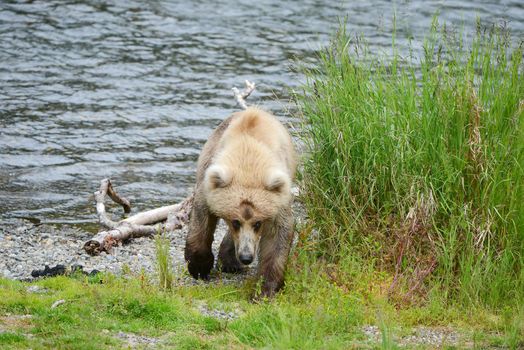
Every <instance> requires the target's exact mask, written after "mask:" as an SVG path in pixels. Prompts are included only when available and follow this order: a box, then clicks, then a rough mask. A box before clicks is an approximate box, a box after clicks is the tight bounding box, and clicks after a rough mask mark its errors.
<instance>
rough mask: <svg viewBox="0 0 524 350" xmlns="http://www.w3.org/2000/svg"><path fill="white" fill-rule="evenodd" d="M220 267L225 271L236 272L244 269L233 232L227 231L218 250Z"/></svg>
mask: <svg viewBox="0 0 524 350" xmlns="http://www.w3.org/2000/svg"><path fill="white" fill-rule="evenodd" d="M218 268H219V269H220V270H221V271H223V272H229V273H236V272H242V271H243V270H244V268H243V266H242V264H241V263H240V262H239V261H238V259H237V255H236V251H235V242H234V241H233V238H232V237H231V232H229V231H228V232H227V233H226V235H225V236H224V239H222V243H220V249H219V250H218Z"/></svg>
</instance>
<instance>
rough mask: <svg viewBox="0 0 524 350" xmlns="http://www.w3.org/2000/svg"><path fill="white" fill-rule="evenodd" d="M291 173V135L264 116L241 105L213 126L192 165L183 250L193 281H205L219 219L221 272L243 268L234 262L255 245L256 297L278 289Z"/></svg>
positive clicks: (289, 222) (289, 228) (288, 237)
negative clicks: (225, 230)
mask: <svg viewBox="0 0 524 350" xmlns="http://www.w3.org/2000/svg"><path fill="white" fill-rule="evenodd" d="M295 168H296V160H295V152H294V149H293V144H292V141H291V137H290V136H289V133H288V132H287V130H286V129H285V128H284V127H283V125H282V124H281V123H280V122H278V120H277V119H276V118H275V117H274V116H272V115H271V114H269V113H267V112H264V111H262V110H260V109H257V108H248V109H247V110H245V111H242V112H239V113H235V114H233V115H231V116H230V117H229V118H227V119H226V120H224V121H223V122H222V123H221V124H220V125H219V126H218V127H217V129H216V130H215V131H214V132H213V134H212V135H211V137H210V138H209V139H208V141H207V142H206V144H205V145H204V149H203V150H202V153H201V155H200V157H199V160H198V169H197V183H196V187H195V202H194V203H195V204H194V207H193V210H192V213H191V219H190V223H189V233H188V237H187V240H186V249H185V258H186V260H187V261H188V269H189V272H190V273H191V275H193V277H195V278H199V277H200V278H204V279H205V278H207V277H208V276H209V272H210V270H211V268H212V267H213V254H212V252H211V244H212V242H213V234H214V231H215V228H216V223H217V220H218V219H219V218H222V219H224V220H225V221H226V223H227V224H228V226H229V232H228V234H227V235H226V236H225V237H224V239H223V241H222V243H221V245H220V250H219V263H220V264H221V265H222V269H223V270H224V271H228V272H236V271H240V270H242V268H243V264H242V263H240V261H239V259H240V260H242V261H243V262H244V263H246V261H247V263H250V262H251V258H252V255H253V252H254V251H255V250H256V248H257V247H259V249H258V254H259V275H260V277H261V278H262V279H263V285H262V295H265V296H272V295H273V294H274V293H275V292H276V291H277V290H278V289H279V288H281V287H282V285H283V282H284V279H283V278H284V268H285V263H286V260H287V257H288V255H289V249H290V245H291V241H292V238H293V217H292V212H291V202H292V195H291V191H290V187H291V182H292V181H293V178H294V174H295ZM244 260H245V261H244Z"/></svg>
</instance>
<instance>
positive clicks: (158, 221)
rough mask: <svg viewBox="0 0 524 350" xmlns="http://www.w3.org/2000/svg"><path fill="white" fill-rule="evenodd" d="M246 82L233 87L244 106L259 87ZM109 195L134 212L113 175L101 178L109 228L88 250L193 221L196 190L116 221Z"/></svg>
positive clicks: (99, 197) (101, 213)
mask: <svg viewBox="0 0 524 350" xmlns="http://www.w3.org/2000/svg"><path fill="white" fill-rule="evenodd" d="M245 84H246V88H245V89H244V90H243V91H240V90H238V89H237V88H236V87H234V88H233V89H232V90H233V94H234V97H235V100H236V101H237V103H238V105H239V106H240V107H241V108H242V109H246V108H247V104H246V101H245V99H246V98H248V97H249V95H251V93H252V92H253V91H254V90H255V83H252V82H250V81H248V80H246V81H245ZM106 196H109V198H111V199H112V200H113V202H115V203H118V204H120V205H121V206H122V207H123V208H124V212H125V213H130V212H131V204H130V203H129V201H128V200H127V199H126V198H124V197H121V196H120V195H119V194H118V193H117V192H116V191H115V189H114V188H113V185H112V184H111V181H110V180H109V179H103V180H102V181H101V182H100V189H99V190H98V191H96V192H95V201H96V211H97V214H98V221H99V222H100V224H101V225H102V226H103V227H105V228H106V229H107V230H105V231H101V232H99V233H97V234H96V235H95V236H94V237H93V238H91V239H90V240H89V241H87V242H85V243H84V250H85V251H86V252H87V253H88V254H89V255H98V254H100V253H101V252H110V251H111V248H112V247H114V246H115V245H117V244H119V243H120V242H124V241H127V240H128V239H131V238H138V237H144V236H147V237H151V236H154V235H155V234H158V233H160V232H164V231H172V230H175V229H179V228H182V227H183V226H184V225H185V224H187V222H188V221H189V214H190V213H191V208H192V205H193V194H191V195H189V196H188V197H187V198H186V199H184V200H183V201H182V202H180V203H178V204H173V205H167V206H164V207H161V208H156V209H152V210H149V211H145V212H141V213H138V214H135V215H133V216H131V217H129V218H127V219H124V220H120V221H117V222H115V221H113V220H111V219H110V218H109V217H108V216H107V213H106V207H105V204H104V201H105V198H106Z"/></svg>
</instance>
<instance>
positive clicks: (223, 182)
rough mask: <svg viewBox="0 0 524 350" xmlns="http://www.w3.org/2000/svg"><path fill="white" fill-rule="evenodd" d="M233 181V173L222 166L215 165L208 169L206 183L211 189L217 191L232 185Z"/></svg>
mask: <svg viewBox="0 0 524 350" xmlns="http://www.w3.org/2000/svg"><path fill="white" fill-rule="evenodd" d="M231 180H233V175H232V174H231V171H229V169H227V168H225V167H223V166H221V165H217V164H215V165H211V166H210V167H209V168H208V169H207V171H206V176H205V180H204V181H205V183H206V187H208V188H209V189H215V188H222V187H226V186H228V185H229V184H230V183H231Z"/></svg>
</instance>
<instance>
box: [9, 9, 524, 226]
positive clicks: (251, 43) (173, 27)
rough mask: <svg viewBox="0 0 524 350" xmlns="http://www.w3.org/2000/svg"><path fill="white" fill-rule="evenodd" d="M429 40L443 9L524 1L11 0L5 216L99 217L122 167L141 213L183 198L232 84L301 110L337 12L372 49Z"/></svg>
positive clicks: (494, 17) (274, 104) (470, 22)
mask: <svg viewBox="0 0 524 350" xmlns="http://www.w3.org/2000/svg"><path fill="white" fill-rule="evenodd" d="M394 7H395V8H396V11H397V27H398V31H399V33H398V36H399V40H400V41H401V42H402V41H404V42H405V41H406V39H407V38H411V37H413V38H414V39H415V41H416V40H419V39H421V38H422V36H423V34H424V32H426V31H427V28H428V27H429V24H430V22H431V17H432V15H433V14H434V13H435V12H436V11H437V10H440V12H441V16H440V17H441V20H444V21H447V22H450V23H453V24H456V25H459V24H460V23H465V26H466V28H469V27H470V28H474V23H475V17H476V16H477V15H478V16H480V17H481V18H482V19H483V20H485V21H486V23H500V21H508V22H509V27H510V28H511V29H512V32H513V34H514V35H515V36H517V37H518V36H520V37H522V35H523V33H524V2H523V1H522V0H513V1H494V0H491V1H486V0H484V1H429V0H428V1H423V0H420V1H415V0H413V1H400V2H397V3H396V5H395V6H394V5H392V3H390V2H389V1H312V0H306V1H280V0H279V1H276V0H259V1H245V0H241V1H230V0H221V1H198V2H197V1H192V2H189V1H188V2H182V1H146V0H144V1H107V2H106V1H28V2H6V1H0V217H1V219H2V220H4V221H5V220H10V219H12V218H15V217H32V218H37V219H40V220H42V221H46V222H55V223H67V222H69V223H77V224H80V225H86V223H89V222H94V221H95V215H94V205H93V203H92V198H91V197H90V194H91V193H92V192H93V191H94V190H96V189H97V187H98V184H99V180H100V179H102V178H104V177H111V178H112V179H113V180H114V183H115V184H116V186H117V189H118V190H119V191H120V192H121V193H122V194H124V195H126V196H128V197H129V198H130V199H131V200H132V201H133V203H134V208H135V210H143V209H147V208H152V207H155V206H159V205H162V204H164V203H170V202H174V201H177V200H179V199H180V198H182V197H184V196H185V195H186V194H187V192H188V188H189V187H190V186H192V183H193V179H194V171H195V164H196V160H197V157H198V154H199V150H200V148H201V147H202V145H203V143H204V142H205V141H206V138H207V137H208V135H209V134H210V133H211V131H212V130H213V128H214V127H215V126H216V125H217V124H218V123H219V122H220V121H221V120H222V119H224V118H225V117H226V116H227V115H228V114H229V113H231V112H232V111H234V110H236V108H237V107H236V106H235V104H234V100H233V98H232V97H231V90H230V89H231V87H232V86H241V84H242V82H243V81H244V80H245V79H251V80H254V81H255V82H257V85H258V88H257V91H256V93H255V94H254V96H253V97H252V101H253V102H256V103H258V104H260V105H262V106H264V107H265V108H268V109H270V110H272V111H273V112H274V113H276V114H278V115H279V116H281V117H282V120H288V121H289V120H290V119H289V114H288V113H287V112H286V111H287V108H288V105H287V102H286V101H287V100H288V96H289V93H288V91H289V89H290V88H293V87H296V86H297V85H298V84H299V82H300V80H301V77H300V76H298V75H297V74H295V73H292V71H291V70H290V69H289V67H290V64H291V60H292V59H293V58H299V59H301V60H306V61H310V60H312V59H313V58H314V56H315V53H316V51H317V50H318V49H319V48H320V47H321V46H323V45H325V44H327V42H328V40H329V36H330V34H331V33H333V31H334V30H335V29H336V28H337V25H338V22H339V19H338V18H339V17H342V16H345V15H347V16H348V22H349V28H350V30H352V31H356V32H362V33H364V35H365V36H366V37H367V38H368V39H369V41H370V45H371V48H372V49H380V48H383V47H386V46H387V45H389V43H390V33H391V28H392V17H393V11H394Z"/></svg>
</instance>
